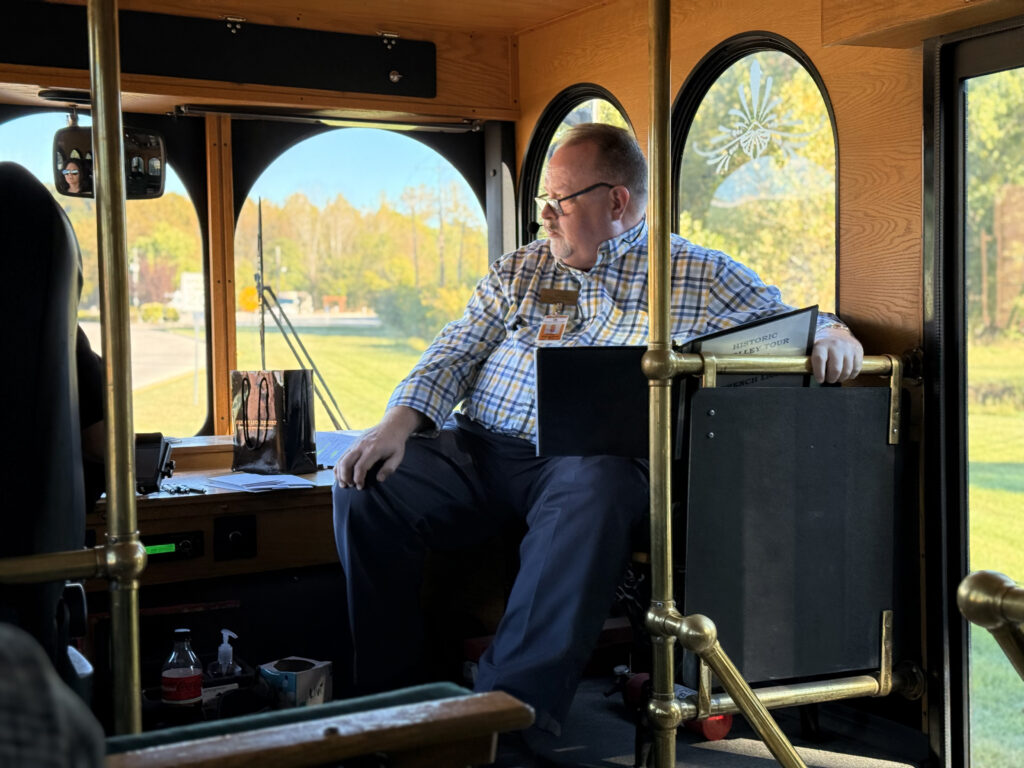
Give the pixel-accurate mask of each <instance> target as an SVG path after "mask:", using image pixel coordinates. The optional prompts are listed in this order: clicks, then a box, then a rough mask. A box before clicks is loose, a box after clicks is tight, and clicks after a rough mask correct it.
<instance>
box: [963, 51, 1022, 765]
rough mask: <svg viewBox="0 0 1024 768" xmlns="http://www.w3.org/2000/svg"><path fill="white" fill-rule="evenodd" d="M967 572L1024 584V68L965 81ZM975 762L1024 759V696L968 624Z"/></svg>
mask: <svg viewBox="0 0 1024 768" xmlns="http://www.w3.org/2000/svg"><path fill="white" fill-rule="evenodd" d="M964 88H965V90H966V102H965V103H966V112H965V115H964V120H965V122H966V125H965V129H966V130H965V131H964V133H965V135H966V137H967V146H966V147H965V152H964V172H965V177H966V178H965V189H964V192H965V194H964V201H965V214H966V220H965V221H964V243H963V248H964V276H965V290H966V296H965V297H964V298H965V302H964V304H965V308H966V313H967V318H966V324H967V325H966V327H967V333H966V336H965V339H964V341H965V343H966V354H967V387H966V393H967V409H966V410H967V436H968V440H967V449H968V450H967V462H968V464H967V467H968V512H969V514H968V521H969V530H970V536H969V541H970V553H969V570H971V571H975V570H993V571H998V572H999V573H1004V574H1006V575H1007V576H1009V577H1010V578H1011V579H1014V580H1015V581H1017V583H1018V584H1020V583H1021V582H1022V581H1024V516H1022V515H1021V511H1022V510H1024V68H1017V69H1011V70H1007V71H1004V72H997V73H995V74H991V75H984V76H981V77H974V78H970V79H968V80H966V81H965V83H964ZM970 637H971V645H970V665H971V671H970V681H971V687H970V704H971V706H970V723H971V764H972V765H1015V764H1017V763H1019V762H1020V755H1021V754H1024V731H1022V730H1021V728H1020V713H1021V708H1022V706H1024V690H1022V688H1021V681H1020V679H1019V678H1018V677H1017V676H1016V675H1015V674H1014V670H1013V667H1012V665H1011V664H1010V662H1009V660H1008V659H1007V658H1006V656H1004V655H1003V652H1002V650H1001V649H1000V648H999V646H998V645H997V644H996V641H995V639H994V638H993V637H992V635H991V633H990V632H989V631H988V630H986V629H984V628H982V627H979V626H977V625H975V624H972V625H971V636H970Z"/></svg>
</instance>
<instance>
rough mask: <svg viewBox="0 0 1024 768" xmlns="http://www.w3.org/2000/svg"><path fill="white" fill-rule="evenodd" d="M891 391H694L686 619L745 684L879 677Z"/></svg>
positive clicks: (893, 485)
mask: <svg viewBox="0 0 1024 768" xmlns="http://www.w3.org/2000/svg"><path fill="white" fill-rule="evenodd" d="M888 418H889V390H888V388H827V387H826V388H811V389H808V388H803V387H780V388H723V389H701V390H699V391H697V392H696V393H694V395H693V396H692V398H691V399H690V402H689V408H688V413H687V417H686V422H687V424H686V425H685V427H684V428H686V429H687V430H688V440H689V454H690V464H689V472H688V478H687V481H686V495H687V525H686V531H687V533H686V546H685V569H686V571H685V587H684V589H685V594H684V599H683V610H684V611H685V613H687V614H691V613H701V614H704V615H706V616H708V617H709V618H711V619H712V620H713V621H714V622H715V625H716V626H717V628H718V638H719V641H720V642H721V644H722V647H723V649H724V650H725V652H726V653H727V654H728V655H729V656H730V658H731V659H732V660H733V661H734V662H735V663H736V665H737V666H738V667H739V669H740V671H741V673H742V674H743V676H744V677H745V678H746V679H747V680H748V681H749V682H752V683H757V682H764V681H769V680H785V679H792V678H798V677H813V676H820V675H834V674H839V673H845V672H852V671H857V670H866V669H872V668H874V669H877V668H878V665H879V661H880V646H881V617H882V611H883V610H885V609H891V608H892V607H893V597H894V596H893V569H894V565H893V563H894V544H893V539H894V532H895V526H896V515H897V493H898V488H899V486H898V482H897V477H896V470H897V451H898V448H897V447H896V446H891V445H889V444H888V439H887V436H888V429H889V425H888Z"/></svg>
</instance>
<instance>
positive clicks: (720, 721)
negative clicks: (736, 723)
mask: <svg viewBox="0 0 1024 768" xmlns="http://www.w3.org/2000/svg"><path fill="white" fill-rule="evenodd" d="M686 728H687V730H690V731H693V732H694V733H699V734H700V735H701V736H703V737H704V738H705V739H707V740H708V741H718V740H719V739H724V738H725V737H726V736H728V735H729V731H731V730H732V715H712V716H711V717H709V718H707V719H706V720H687V721H686Z"/></svg>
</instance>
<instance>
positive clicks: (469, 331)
mask: <svg viewBox="0 0 1024 768" xmlns="http://www.w3.org/2000/svg"><path fill="white" fill-rule="evenodd" d="M671 253H672V294H671V296H672V298H671V306H672V323H671V328H672V339H673V341H674V342H675V343H677V344H681V343H684V342H685V341H687V340H688V339H691V338H693V337H695V336H699V335H702V334H705V333H709V332H712V331H718V330H722V329H725V328H729V327H731V326H734V325H739V324H741V323H745V322H748V321H750V320H754V319H757V318H760V317H766V316H769V315H774V314H778V313H779V312H783V311H785V310H788V309H791V307H790V306H788V305H787V304H784V303H783V302H782V298H781V296H780V294H779V290H778V289H777V288H776V287H775V286H771V285H765V284H764V283H762V282H761V280H760V278H759V277H758V276H757V275H756V274H755V273H754V272H753V271H752V270H750V269H748V268H747V267H745V266H743V265H742V264H740V263H739V262H736V261H734V260H732V259H731V258H729V257H728V256H726V255H725V254H724V253H721V252H720V251H710V250H707V249H706V248H702V247H700V246H698V245H695V244H693V243H691V242H689V241H687V240H685V239H683V238H681V237H679V236H678V235H672V240H671ZM552 289H554V290H559V291H571V292H576V291H578V292H579V297H578V300H577V302H576V303H575V304H559V303H551V302H548V301H542V294H541V292H542V291H544V292H546V293H547V294H548V295H546V296H544V297H543V298H544V299H548V298H549V297H550V291H551V290H552ZM552 314H564V315H567V316H568V323H567V325H566V328H565V332H564V334H563V336H562V340H561V341H559V342H544V341H538V340H537V332H538V329H539V327H540V325H541V323H542V322H543V321H544V318H545V316H546V315H552ZM818 317H819V324H821V323H829V322H836V318H835V317H834V316H833V315H828V314H825V313H819V316H818ZM551 343H555V344H560V345H563V346H603V345H640V344H646V343H647V223H646V220H644V221H641V222H640V223H639V224H637V225H636V226H635V227H633V228H632V229H630V230H629V231H627V232H625V233H623V234H622V235H620V236H618V237H615V238H612V239H611V240H607V241H605V242H604V243H602V245H601V247H600V248H599V249H598V255H597V263H596V264H595V265H594V266H593V267H592V268H591V269H590V270H589V271H586V272H583V271H580V270H578V269H574V268H572V267H569V266H566V265H565V264H563V263H562V262H561V261H559V260H558V259H557V258H555V257H554V256H553V255H552V254H551V251H550V249H549V247H548V241H547V240H536V241H534V242H532V243H530V244H529V245H526V246H523V247H522V248H520V249H519V250H517V251H514V252H512V253H509V254H506V255H505V256H503V257H502V258H501V259H500V260H498V261H497V262H495V263H494V265H492V267H491V269H490V270H489V272H488V274H487V275H486V276H485V277H484V278H482V279H481V280H480V282H479V283H478V284H477V286H476V290H475V291H474V293H473V297H472V298H471V299H470V301H469V304H468V306H467V307H466V312H465V314H464V315H463V316H462V317H461V318H460V319H459V320H455V321H454V322H451V323H449V324H448V325H446V326H445V327H444V328H443V329H441V332H440V333H439V334H438V336H437V338H436V339H434V342H433V343H432V344H431V345H430V347H429V348H428V349H427V350H426V351H425V352H424V353H423V356H422V357H421V358H420V360H419V362H418V363H417V364H416V366H415V368H413V370H412V371H411V372H410V373H409V375H408V376H407V377H406V378H405V379H403V380H402V382H401V383H400V384H399V385H398V387H397V388H396V389H395V391H394V393H393V394H392V395H391V399H390V401H389V402H388V407H389V408H390V407H392V406H396V405H406V406H409V407H411V408H415V409H416V410H417V411H420V412H421V413H423V414H425V415H426V416H427V417H428V418H430V419H431V420H432V421H433V422H434V424H435V425H437V426H440V425H441V424H443V423H444V422H445V420H446V419H447V418H448V416H449V415H450V414H451V412H452V410H453V409H454V408H455V407H456V405H459V410H460V411H461V412H462V413H463V414H464V415H466V416H468V417H469V418H471V419H473V420H474V421H476V422H478V423H480V424H483V425H484V426H486V427H488V428H489V429H492V430H494V431H495V432H498V433H501V434H505V435H511V436H513V437H519V438H523V439H525V440H529V441H531V442H536V417H537V404H536V397H535V382H534V351H535V350H536V349H537V347H538V346H541V345H543V344H551ZM566 386H569V387H585V386H586V382H585V381H575V382H566ZM460 401H461V404H460Z"/></svg>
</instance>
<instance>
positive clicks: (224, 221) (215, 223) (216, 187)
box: [206, 115, 237, 435]
mask: <svg viewBox="0 0 1024 768" xmlns="http://www.w3.org/2000/svg"><path fill="white" fill-rule="evenodd" d="M206 178H207V185H208V189H207V197H208V200H209V212H208V216H209V222H210V235H209V237H210V241H209V249H208V250H209V259H210V261H209V269H207V270H206V271H207V274H208V275H209V289H208V292H209V295H210V307H211V312H210V324H211V326H212V328H211V330H212V334H211V337H210V343H211V345H212V356H211V357H212V362H213V365H212V369H213V431H214V433H215V434H218V435H227V434H230V432H231V429H232V419H231V388H230V386H229V377H230V375H231V371H232V370H233V369H234V368H236V367H237V364H236V362H235V360H236V358H235V221H234V218H233V217H232V215H231V214H232V213H233V212H234V205H233V201H234V186H233V185H232V178H231V120H230V119H229V118H226V117H220V116H214V115H210V116H208V117H207V118H206Z"/></svg>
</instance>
